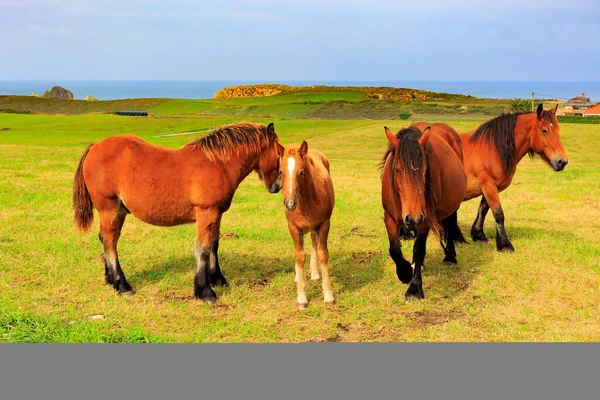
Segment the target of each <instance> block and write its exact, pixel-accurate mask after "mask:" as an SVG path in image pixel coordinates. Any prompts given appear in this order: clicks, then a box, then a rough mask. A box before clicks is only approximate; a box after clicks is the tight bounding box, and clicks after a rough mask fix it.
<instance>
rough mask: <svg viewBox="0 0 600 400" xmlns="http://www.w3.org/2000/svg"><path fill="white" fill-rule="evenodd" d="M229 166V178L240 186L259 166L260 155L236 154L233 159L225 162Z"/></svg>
mask: <svg viewBox="0 0 600 400" xmlns="http://www.w3.org/2000/svg"><path fill="white" fill-rule="evenodd" d="M225 164H226V165H227V166H228V168H227V170H228V172H227V173H228V174H229V176H230V177H231V178H232V179H234V180H235V181H236V183H237V184H238V185H239V184H240V183H242V181H243V180H244V179H246V177H247V176H248V175H250V173H251V172H252V171H254V170H255V169H256V167H257V165H258V155H257V154H250V153H246V152H243V151H241V152H239V153H235V154H234V156H232V158H231V159H230V160H229V161H227V162H225Z"/></svg>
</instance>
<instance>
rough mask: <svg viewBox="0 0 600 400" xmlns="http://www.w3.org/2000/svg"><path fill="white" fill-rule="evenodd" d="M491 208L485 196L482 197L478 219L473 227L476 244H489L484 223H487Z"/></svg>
mask: <svg viewBox="0 0 600 400" xmlns="http://www.w3.org/2000/svg"><path fill="white" fill-rule="evenodd" d="M489 209H490V206H489V204H488V202H487V200H486V199H485V196H481V203H479V209H478V210H477V217H475V221H474V222H473V226H472V227H471V238H473V241H474V242H487V241H488V238H487V236H485V233H484V232H483V223H484V222H485V216H486V215H487V213H488V211H489Z"/></svg>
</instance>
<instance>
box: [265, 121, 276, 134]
mask: <svg viewBox="0 0 600 400" xmlns="http://www.w3.org/2000/svg"><path fill="white" fill-rule="evenodd" d="M267 133H268V134H270V135H274V134H275V125H274V124H273V123H272V122H271V123H270V124H269V126H267Z"/></svg>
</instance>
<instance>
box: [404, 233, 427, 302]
mask: <svg viewBox="0 0 600 400" xmlns="http://www.w3.org/2000/svg"><path fill="white" fill-rule="evenodd" d="M428 235H429V227H427V228H421V229H419V233H418V234H417V238H416V239H415V244H414V246H413V266H414V269H415V270H414V274H413V277H412V279H411V280H410V283H409V285H408V289H407V290H406V294H405V295H404V299H405V300H407V301H409V300H421V299H424V298H425V293H423V280H422V278H421V267H422V266H423V261H424V260H425V251H426V249H425V245H426V244H427V236H428Z"/></svg>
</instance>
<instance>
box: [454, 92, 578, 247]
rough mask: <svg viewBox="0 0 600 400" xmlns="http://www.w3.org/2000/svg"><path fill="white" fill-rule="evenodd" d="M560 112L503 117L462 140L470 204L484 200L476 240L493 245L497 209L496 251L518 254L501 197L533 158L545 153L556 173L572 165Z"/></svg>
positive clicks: (474, 234)
mask: <svg viewBox="0 0 600 400" xmlns="http://www.w3.org/2000/svg"><path fill="white" fill-rule="evenodd" d="M557 108H558V105H557V106H556V107H555V108H554V109H552V110H550V111H548V110H544V107H543V106H542V104H540V105H539V106H538V107H537V111H536V112H529V113H505V114H501V115H499V116H498V117H496V118H494V119H492V120H490V121H488V122H486V123H484V124H482V125H480V126H478V127H477V128H476V129H474V130H473V131H471V132H467V133H463V134H461V135H460V136H461V139H462V144H463V151H464V153H465V157H464V165H465V173H466V174H467V193H466V195H465V198H464V200H470V199H472V198H474V197H478V196H482V195H483V196H482V197H481V203H480V204H479V210H478V212H477V217H476V218H475V222H474V223H473V226H472V228H471V237H472V238H473V240H474V241H482V242H487V240H488V239H487V237H486V236H485V234H484V233H483V223H484V221H485V216H486V214H487V212H488V210H489V209H490V208H491V209H492V213H493V214H494V219H495V220H496V248H497V249H498V251H508V252H511V253H512V252H514V250H515V248H514V247H513V245H512V243H510V241H509V240H508V236H507V235H506V231H505V230H504V212H503V211H502V206H501V205H500V197H499V195H498V193H499V192H501V191H503V190H504V189H506V188H507V187H508V186H509V185H510V183H511V181H512V179H513V176H514V175H515V171H516V169H517V164H518V162H519V161H520V160H521V159H522V158H523V157H524V156H525V155H526V154H527V153H529V155H530V156H533V155H534V154H539V155H540V156H541V157H542V159H544V160H545V161H546V162H547V163H548V164H549V165H550V166H552V168H554V170H555V171H562V170H563V169H564V168H565V166H566V165H567V163H568V160H567V155H566V154H565V149H564V148H563V145H562V143H561V141H560V136H559V135H560V125H559V124H558V120H557V119H556V115H555V114H556V109H557Z"/></svg>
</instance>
